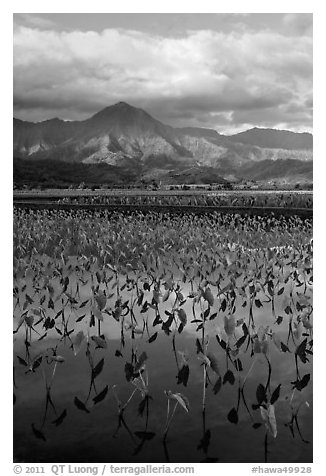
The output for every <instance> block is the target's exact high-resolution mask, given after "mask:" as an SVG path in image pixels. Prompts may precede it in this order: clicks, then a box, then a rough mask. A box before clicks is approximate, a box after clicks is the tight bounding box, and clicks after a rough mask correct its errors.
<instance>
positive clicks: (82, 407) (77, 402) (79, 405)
mask: <svg viewBox="0 0 326 476" xmlns="http://www.w3.org/2000/svg"><path fill="white" fill-rule="evenodd" d="M74 404H75V405H76V407H77V408H78V409H79V410H82V411H83V412H86V413H90V411H89V410H88V408H86V406H85V404H84V403H83V402H82V401H80V400H79V398H78V397H75V398H74Z"/></svg>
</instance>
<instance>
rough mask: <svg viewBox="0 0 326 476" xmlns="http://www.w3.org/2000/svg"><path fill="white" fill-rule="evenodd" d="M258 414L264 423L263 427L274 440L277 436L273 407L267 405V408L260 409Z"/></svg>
mask: <svg viewBox="0 0 326 476" xmlns="http://www.w3.org/2000/svg"><path fill="white" fill-rule="evenodd" d="M260 414H261V417H262V419H263V420H264V422H265V426H266V428H267V429H268V431H269V432H270V433H271V434H272V435H273V437H274V438H276V436H277V425H276V418H275V411H274V405H269V406H268V408H267V409H266V408H264V407H260Z"/></svg>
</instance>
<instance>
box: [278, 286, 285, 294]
mask: <svg viewBox="0 0 326 476" xmlns="http://www.w3.org/2000/svg"><path fill="white" fill-rule="evenodd" d="M283 292H284V287H283V288H281V289H279V290H278V291H277V294H278V296H280V295H281V294H283Z"/></svg>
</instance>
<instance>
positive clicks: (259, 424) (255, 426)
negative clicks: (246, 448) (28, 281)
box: [252, 423, 262, 430]
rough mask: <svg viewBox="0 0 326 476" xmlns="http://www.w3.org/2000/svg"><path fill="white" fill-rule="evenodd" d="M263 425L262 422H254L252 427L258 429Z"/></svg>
mask: <svg viewBox="0 0 326 476" xmlns="http://www.w3.org/2000/svg"><path fill="white" fill-rule="evenodd" d="M261 426H262V423H254V424H253V425H252V427H253V428H254V429H255V430H256V429H257V428H260V427H261Z"/></svg>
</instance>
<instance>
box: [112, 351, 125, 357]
mask: <svg viewBox="0 0 326 476" xmlns="http://www.w3.org/2000/svg"><path fill="white" fill-rule="evenodd" d="M114 355H115V356H116V357H123V355H122V353H121V352H120V350H118V349H117V350H116V351H115V353H114Z"/></svg>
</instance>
